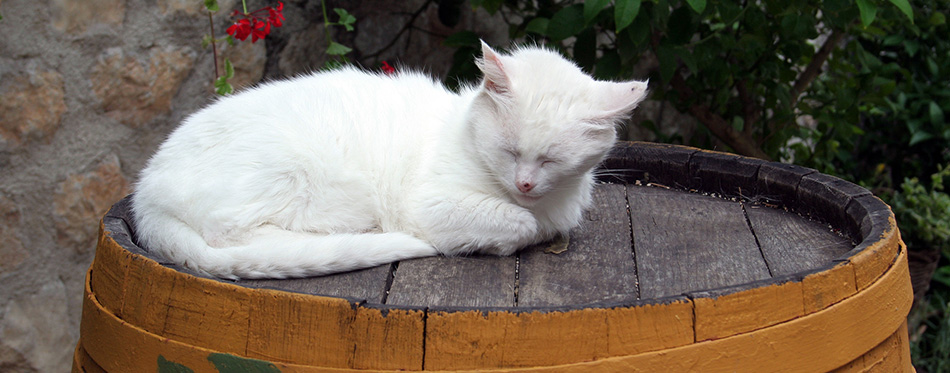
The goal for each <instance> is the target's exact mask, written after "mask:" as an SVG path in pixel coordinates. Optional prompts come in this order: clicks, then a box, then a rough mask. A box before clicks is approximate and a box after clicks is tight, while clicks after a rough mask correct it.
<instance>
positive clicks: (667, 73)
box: [656, 44, 676, 83]
mask: <svg viewBox="0 0 950 373" xmlns="http://www.w3.org/2000/svg"><path fill="white" fill-rule="evenodd" d="M656 58H657V60H659V62H660V78H661V79H663V82H664V83H668V82H669V81H670V80H671V79H672V78H673V74H674V73H676V52H675V51H674V50H673V48H672V47H670V46H668V45H665V44H660V46H659V47H658V48H657V49H656Z"/></svg>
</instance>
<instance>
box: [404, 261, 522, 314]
mask: <svg viewBox="0 0 950 373" xmlns="http://www.w3.org/2000/svg"><path fill="white" fill-rule="evenodd" d="M386 304H391V305H411V306H444V307H511V306H514V305H515V257H513V256H508V257H497V256H485V255H473V256H468V257H442V256H438V257H430V258H421V259H413V260H407V261H403V262H400V263H399V267H398V268H397V270H396V272H395V273H394V274H393V283H392V287H391V288H390V290H389V298H388V299H387V301H386Z"/></svg>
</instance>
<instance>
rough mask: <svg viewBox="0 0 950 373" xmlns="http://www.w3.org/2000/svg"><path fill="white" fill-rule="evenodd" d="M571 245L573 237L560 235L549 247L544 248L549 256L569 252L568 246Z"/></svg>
mask: <svg viewBox="0 0 950 373" xmlns="http://www.w3.org/2000/svg"><path fill="white" fill-rule="evenodd" d="M570 244H571V237H570V236H566V235H559V236H557V237H555V238H554V240H552V241H551V243H550V244H549V245H548V247H545V248H544V252H545V253H548V254H555V255H557V254H560V253H563V252H565V251H567V247H568V245H570Z"/></svg>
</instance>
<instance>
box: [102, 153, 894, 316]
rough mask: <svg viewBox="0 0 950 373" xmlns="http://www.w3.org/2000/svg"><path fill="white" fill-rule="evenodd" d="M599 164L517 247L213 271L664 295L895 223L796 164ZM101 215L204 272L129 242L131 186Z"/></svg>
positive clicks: (335, 288) (626, 300) (509, 300)
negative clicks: (363, 262) (587, 191)
mask: <svg viewBox="0 0 950 373" xmlns="http://www.w3.org/2000/svg"><path fill="white" fill-rule="evenodd" d="M600 173H601V174H602V175H601V180H602V182H601V183H599V184H598V185H597V186H596V187H595V189H594V195H593V200H594V204H593V206H592V207H591V208H590V210H589V211H588V212H587V213H586V215H585V219H584V221H583V223H582V224H581V226H580V227H578V228H576V229H574V230H572V231H571V232H570V234H569V236H568V237H561V238H559V239H556V240H554V241H552V242H546V243H543V244H539V245H535V246H532V247H528V248H526V249H525V250H523V251H521V252H519V253H518V254H516V255H513V256H508V257H496V256H483V255H473V256H467V257H429V258H421V259H414V260H406V261H402V262H397V263H392V264H386V265H382V266H378V267H375V268H368V269H364V270H359V271H353V272H347V273H341V274H336V275H330V276H323V277H313V278H304V279H290V280H240V281H236V282H231V281H227V280H219V281H222V282H228V283H233V284H235V285H238V286H243V287H249V288H268V289H276V290H283V291H288V292H294V293H304V294H313V295H321V296H328V297H338V298H344V299H346V300H348V301H351V302H354V303H355V304H360V305H363V306H367V307H378V308H382V309H405V308H410V309H439V310H446V311H453V310H471V309H477V310H485V311H488V310H497V309H506V310H512V311H534V310H549V309H557V310H563V309H579V308H588V307H615V306H618V305H631V304H650V303H668V302H672V301H677V300H678V299H684V298H695V297H710V296H712V297H715V296H719V295H722V294H729V293H734V292H738V291H743V290H748V289H750V288H755V287H762V286H766V285H774V284H780V283H783V282H789V281H801V280H802V278H804V277H805V276H808V275H809V274H814V273H818V272H822V271H827V270H829V269H831V268H833V267H835V266H836V265H838V264H840V263H842V262H846V261H848V260H850V258H853V257H855V256H856V255H858V254H860V253H861V252H863V251H865V250H867V249H868V248H869V247H871V246H873V245H874V243H875V241H877V240H878V239H879V237H881V236H882V235H883V233H884V232H885V231H889V230H892V229H893V228H892V226H891V225H892V224H893V223H892V220H893V218H892V214H891V213H890V210H889V208H888V207H887V206H886V205H884V204H883V203H882V202H880V200H878V199H876V198H874V197H873V196H871V195H870V193H869V192H868V191H867V190H865V189H863V188H860V187H858V186H856V185H854V184H851V183H848V182H846V181H843V180H840V179H836V178H833V177H830V176H827V175H823V174H820V173H817V172H815V171H814V170H811V169H807V168H802V167H797V166H790V165H785V164H781V163H774V162H764V161H760V160H755V159H750V158H744V157H739V156H735V155H731V154H725V153H717V152H708V151H701V150H697V149H693V148H687V147H681V146H670V145H657V144H649V143H621V144H620V145H619V146H618V147H617V148H616V149H615V150H614V151H613V152H612V153H611V155H610V156H609V157H608V159H607V161H606V162H605V165H604V168H603V169H602V170H601V172H600ZM103 224H104V228H105V230H106V231H108V232H109V234H110V235H111V236H112V237H113V238H114V239H115V240H116V242H118V243H119V244H120V245H121V246H122V247H124V248H126V249H127V250H129V251H131V252H132V253H133V254H139V255H142V256H145V257H148V258H151V259H154V260H156V261H158V262H159V263H161V264H163V265H164V266H166V267H170V268H173V269H176V270H178V271H180V272H184V273H189V274H192V275H195V276H200V275H198V274H195V273H192V272H190V271H189V270H188V269H185V268H181V267H179V266H177V265H174V264H172V263H168V262H166V261H164V260H163V259H162V258H160V257H156V256H155V255H152V254H151V253H149V252H148V250H147V248H142V247H139V246H138V245H136V244H135V235H134V232H132V231H131V227H132V224H131V212H130V204H129V199H128V198H126V199H124V200H122V201H120V202H119V203H117V204H116V205H115V206H113V208H112V209H111V210H110V211H109V213H107V214H106V217H105V218H104V219H103Z"/></svg>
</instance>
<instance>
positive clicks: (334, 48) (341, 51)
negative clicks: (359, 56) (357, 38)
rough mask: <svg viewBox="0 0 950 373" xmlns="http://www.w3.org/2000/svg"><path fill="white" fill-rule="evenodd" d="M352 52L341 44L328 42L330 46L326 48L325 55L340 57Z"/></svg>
mask: <svg viewBox="0 0 950 373" xmlns="http://www.w3.org/2000/svg"><path fill="white" fill-rule="evenodd" d="M351 51H353V49H352V48H350V47H347V46H345V45H343V44H340V43H337V42H335V41H331V42H330V46H329V47H327V54H329V55H331V56H342V55H345V54H347V53H350V52H351Z"/></svg>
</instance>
